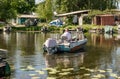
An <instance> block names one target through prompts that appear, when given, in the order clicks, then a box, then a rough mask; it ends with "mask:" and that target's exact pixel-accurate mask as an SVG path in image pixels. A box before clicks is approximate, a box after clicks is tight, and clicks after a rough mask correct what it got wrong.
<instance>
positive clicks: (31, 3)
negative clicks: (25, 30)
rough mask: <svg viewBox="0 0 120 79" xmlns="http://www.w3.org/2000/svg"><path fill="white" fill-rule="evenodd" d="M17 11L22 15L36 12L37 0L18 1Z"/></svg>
mask: <svg viewBox="0 0 120 79" xmlns="http://www.w3.org/2000/svg"><path fill="white" fill-rule="evenodd" d="M16 10H17V12H18V13H20V14H30V13H32V12H33V11H34V10H35V0H17V1H16Z"/></svg>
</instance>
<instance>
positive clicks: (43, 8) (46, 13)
mask: <svg viewBox="0 0 120 79" xmlns="http://www.w3.org/2000/svg"><path fill="white" fill-rule="evenodd" d="M52 9H53V8H52V0H46V1H44V2H42V3H40V4H39V5H38V7H37V9H36V12H37V13H38V15H39V16H40V18H44V19H46V21H50V20H51V19H52V16H53V10H52Z"/></svg>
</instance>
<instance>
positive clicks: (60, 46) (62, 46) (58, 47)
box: [43, 38, 87, 54]
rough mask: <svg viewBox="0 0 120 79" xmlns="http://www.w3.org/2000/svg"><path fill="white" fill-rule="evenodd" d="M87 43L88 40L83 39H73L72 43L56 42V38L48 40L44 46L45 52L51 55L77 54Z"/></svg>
mask: <svg viewBox="0 0 120 79" xmlns="http://www.w3.org/2000/svg"><path fill="white" fill-rule="evenodd" d="M86 43H87V38H82V39H77V38H76V39H75V38H74V39H72V40H71V41H66V40H62V41H60V40H56V39H54V38H48V39H47V40H46V41H45V43H44V45H43V50H44V52H48V53H49V54H53V53H57V52H75V51H77V50H80V49H82V48H84V46H85V44H86Z"/></svg>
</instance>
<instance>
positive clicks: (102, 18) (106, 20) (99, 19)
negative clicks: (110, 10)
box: [92, 14, 116, 25]
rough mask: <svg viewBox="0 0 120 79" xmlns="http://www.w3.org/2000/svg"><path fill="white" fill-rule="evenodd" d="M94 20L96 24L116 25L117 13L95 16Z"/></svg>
mask: <svg viewBox="0 0 120 79" xmlns="http://www.w3.org/2000/svg"><path fill="white" fill-rule="evenodd" d="M92 22H93V24H95V25H115V22H116V19H115V15H112V14H105V15H97V16H95V17H94V18H93V21H92Z"/></svg>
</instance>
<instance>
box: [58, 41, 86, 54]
mask: <svg viewBox="0 0 120 79" xmlns="http://www.w3.org/2000/svg"><path fill="white" fill-rule="evenodd" d="M86 43H87V39H84V40H80V41H76V42H71V43H69V44H59V45H58V52H75V51H77V50H80V49H83V48H84V46H85V44H86Z"/></svg>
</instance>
